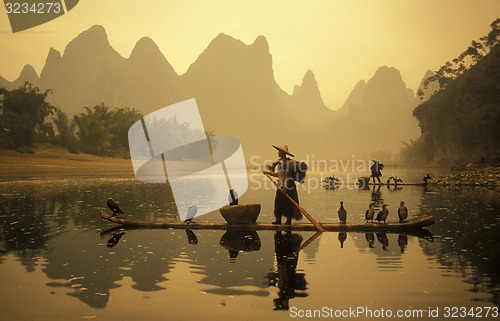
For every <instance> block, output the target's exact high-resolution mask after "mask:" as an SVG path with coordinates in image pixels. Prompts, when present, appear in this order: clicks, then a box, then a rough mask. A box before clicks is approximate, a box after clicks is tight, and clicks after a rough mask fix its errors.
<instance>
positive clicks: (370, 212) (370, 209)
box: [365, 203, 375, 223]
mask: <svg viewBox="0 0 500 321" xmlns="http://www.w3.org/2000/svg"><path fill="white" fill-rule="evenodd" d="M374 205H375V204H373V203H370V205H368V209H367V210H366V212H365V221H366V222H368V221H372V223H373V217H374V216H375V208H374V207H373V206H374Z"/></svg>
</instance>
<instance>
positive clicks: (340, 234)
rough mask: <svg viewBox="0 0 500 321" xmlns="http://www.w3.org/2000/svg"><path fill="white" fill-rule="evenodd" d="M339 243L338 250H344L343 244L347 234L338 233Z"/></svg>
mask: <svg viewBox="0 0 500 321" xmlns="http://www.w3.org/2000/svg"><path fill="white" fill-rule="evenodd" d="M338 239H339V242H340V248H341V249H343V248H344V242H345V240H347V233H346V232H339V236H338Z"/></svg>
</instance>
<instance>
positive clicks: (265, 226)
mask: <svg viewBox="0 0 500 321" xmlns="http://www.w3.org/2000/svg"><path fill="white" fill-rule="evenodd" d="M100 216H101V218H102V219H103V220H105V221H109V222H112V223H116V224H120V225H122V226H123V227H128V228H159V229H183V230H188V229H189V230H200V229H211V230H273V231H278V230H280V231H316V230H317V229H316V227H315V226H314V225H313V224H310V223H296V224H292V225H284V224H281V225H275V224H271V223H253V224H227V223H225V222H190V223H186V222H165V221H136V220H128V219H126V218H123V217H119V216H112V215H111V214H110V213H109V212H107V211H104V210H102V211H101V213H100ZM434 222H435V221H434V217H432V216H430V215H423V216H419V217H415V218H411V219H408V220H406V221H404V222H402V223H399V222H387V223H348V224H341V223H320V224H321V226H322V227H323V228H324V230H325V231H333V232H407V231H415V230H420V229H422V228H424V227H426V226H429V225H432V224H434Z"/></svg>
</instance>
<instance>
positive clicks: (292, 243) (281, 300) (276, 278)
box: [268, 231, 307, 310]
mask: <svg viewBox="0 0 500 321" xmlns="http://www.w3.org/2000/svg"><path fill="white" fill-rule="evenodd" d="M301 243H302V236H300V235H299V234H296V233H292V232H290V231H287V232H282V231H276V232H275V234H274V250H275V252H276V261H277V264H278V273H270V274H269V275H268V278H269V285H274V286H278V288H279V291H278V298H276V299H274V300H273V302H274V310H288V309H289V300H290V299H293V298H296V297H306V296H307V293H305V292H298V291H305V290H306V289H307V287H306V285H307V282H306V280H305V275H304V273H297V263H298V260H299V253H298V252H299V249H300V244H301Z"/></svg>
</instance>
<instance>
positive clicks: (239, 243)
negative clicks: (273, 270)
mask: <svg viewBox="0 0 500 321" xmlns="http://www.w3.org/2000/svg"><path fill="white" fill-rule="evenodd" d="M219 244H220V245H222V246H223V247H224V248H225V249H227V250H228V252H229V258H230V259H231V261H232V262H234V260H236V257H238V253H239V252H240V251H242V252H250V251H258V250H260V246H261V242H260V238H259V234H257V231H233V230H228V231H226V233H224V235H222V237H221V238H220V241H219Z"/></svg>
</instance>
